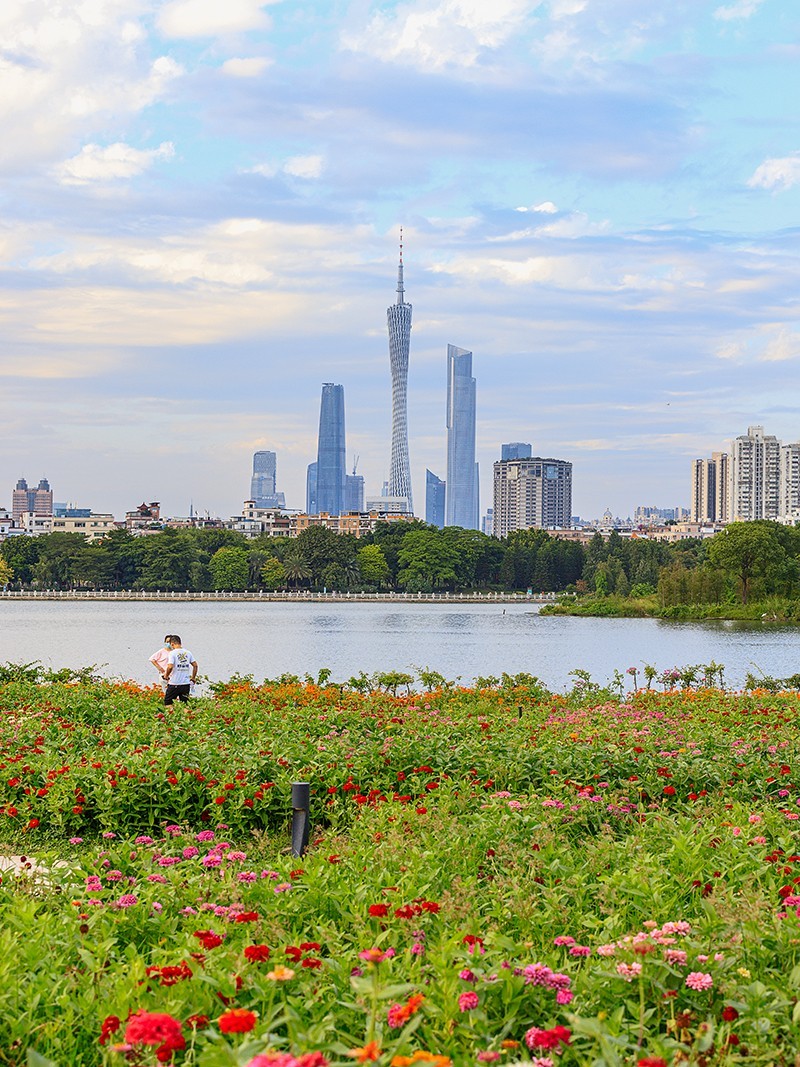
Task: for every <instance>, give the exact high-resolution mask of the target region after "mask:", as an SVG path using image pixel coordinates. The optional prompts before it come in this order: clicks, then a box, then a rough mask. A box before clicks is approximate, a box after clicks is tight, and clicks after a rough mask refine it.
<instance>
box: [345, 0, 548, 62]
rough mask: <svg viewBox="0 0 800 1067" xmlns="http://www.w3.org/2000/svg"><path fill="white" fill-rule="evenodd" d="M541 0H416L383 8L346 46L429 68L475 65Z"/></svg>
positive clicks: (348, 35) (347, 38)
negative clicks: (390, 9)
mask: <svg viewBox="0 0 800 1067" xmlns="http://www.w3.org/2000/svg"><path fill="white" fill-rule="evenodd" d="M538 6H539V0H494V2H493V3H487V2H486V0H413V2H410V3H404V4H400V5H399V6H398V7H397V8H396V9H395V10H394V11H393V12H392V13H391V14H388V13H385V12H377V13H376V14H374V15H373V16H372V19H371V20H370V22H369V24H368V25H367V26H366V27H365V28H364V29H363V30H362V31H360V32H349V33H345V34H344V35H343V37H342V45H343V47H344V48H346V49H349V50H350V51H352V52H366V53H367V54H369V55H373V56H375V57H377V58H379V59H382V60H389V61H398V62H402V63H409V64H411V65H413V66H416V67H420V68H421V69H424V70H441V69H442V68H445V67H449V66H454V67H473V66H475V64H476V63H477V61H478V59H479V58H480V56H481V53H482V52H483V51H484V50H493V49H497V48H499V47H500V46H501V45H503V44H505V42H506V41H507V40H508V39H509V38H510V37H512V36H513V35H514V34H515V33H516V32H517V30H518V28H519V27H520V26H521V25H522V23H523V22H524V21H525V19H526V18H527V17H528V16H529V15H530V14H531V13H532V12H533V11H534V10H535V9H536V8H537V7H538Z"/></svg>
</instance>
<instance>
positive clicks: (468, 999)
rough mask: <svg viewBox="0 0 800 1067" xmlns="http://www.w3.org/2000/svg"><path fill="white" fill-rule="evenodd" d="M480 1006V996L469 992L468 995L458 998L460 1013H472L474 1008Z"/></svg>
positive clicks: (464, 994)
mask: <svg viewBox="0 0 800 1067" xmlns="http://www.w3.org/2000/svg"><path fill="white" fill-rule="evenodd" d="M477 1006H478V994H477V993H474V992H473V991H472V990H469V992H467V993H462V994H461V996H460V997H459V998H458V1010H459V1011H472V1009H473V1008H477Z"/></svg>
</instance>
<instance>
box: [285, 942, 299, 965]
mask: <svg viewBox="0 0 800 1067" xmlns="http://www.w3.org/2000/svg"><path fill="white" fill-rule="evenodd" d="M283 951H284V952H285V953H286V955H287V956H288V957H289V959H290V960H291V961H292V963H299V962H300V960H301V959H302V956H303V950H302V949H301V948H298V947H297V945H287V946H286V948H285V949H284V950H283Z"/></svg>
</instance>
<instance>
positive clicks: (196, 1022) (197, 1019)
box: [186, 1015, 208, 1030]
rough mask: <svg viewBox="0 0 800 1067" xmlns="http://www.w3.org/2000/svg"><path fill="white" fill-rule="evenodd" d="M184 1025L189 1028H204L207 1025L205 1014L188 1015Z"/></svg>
mask: <svg viewBox="0 0 800 1067" xmlns="http://www.w3.org/2000/svg"><path fill="white" fill-rule="evenodd" d="M186 1025H187V1026H188V1027H189V1028H190V1029H191V1030H204V1029H205V1028H206V1027H207V1026H208V1016H207V1015H190V1016H189V1018H188V1019H187V1020H186Z"/></svg>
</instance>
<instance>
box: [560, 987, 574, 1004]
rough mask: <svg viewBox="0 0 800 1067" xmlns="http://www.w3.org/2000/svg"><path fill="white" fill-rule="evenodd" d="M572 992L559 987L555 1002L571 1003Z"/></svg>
mask: <svg viewBox="0 0 800 1067" xmlns="http://www.w3.org/2000/svg"><path fill="white" fill-rule="evenodd" d="M572 997H573V993H572V992H571V991H570V990H569V989H559V991H558V992H557V993H556V1004H571V1003H572Z"/></svg>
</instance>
